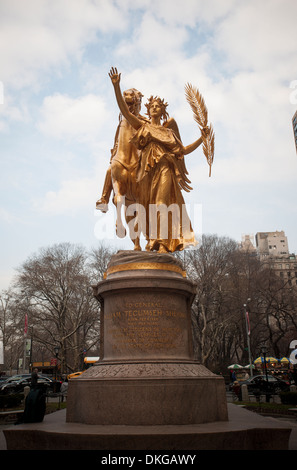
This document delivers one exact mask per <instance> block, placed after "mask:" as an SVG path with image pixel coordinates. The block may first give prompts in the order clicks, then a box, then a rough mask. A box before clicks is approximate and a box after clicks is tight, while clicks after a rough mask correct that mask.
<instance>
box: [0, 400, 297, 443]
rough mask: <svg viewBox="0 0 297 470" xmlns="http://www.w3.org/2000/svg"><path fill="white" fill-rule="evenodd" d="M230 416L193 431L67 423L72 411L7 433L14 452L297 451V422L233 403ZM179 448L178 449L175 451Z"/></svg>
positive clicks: (9, 428)
mask: <svg viewBox="0 0 297 470" xmlns="http://www.w3.org/2000/svg"><path fill="white" fill-rule="evenodd" d="M228 412H229V421H224V422H216V423H205V424H201V425H189V426H150V427H148V426H138V427H137V426H136V427H133V426H101V425H92V426H91V425H84V424H81V423H66V419H65V418H66V410H61V411H57V412H55V413H52V414H50V415H46V416H45V418H44V421H43V422H42V423H30V424H21V425H16V426H14V427H13V426H7V427H5V432H6V436H7V438H8V442H10V446H8V447H9V449H11V450H22V449H23V450H25V449H28V450H44V449H51V450H59V449H60V450H63V449H65V448H67V449H69V450H71V449H72V450H96V449H97V450H98V449H102V450H109V449H118V450H120V449H124V447H123V443H124V445H128V446H129V447H128V448H127V447H126V448H125V449H126V450H131V451H132V450H137V449H142V450H147V449H155V450H158V449H163V450H170V449H179V447H178V446H179V445H181V442H183V441H184V442H185V443H186V444H187V443H189V442H190V444H191V445H192V447H184V449H185V448H187V449H190V448H191V449H192V450H197V451H198V450H202V449H204V450H210V449H213V450H216V449H220V450H221V449H223V450H225V449H226V450H237V449H238V450H241V449H243V450H246V449H249V450H255V449H258V448H260V449H265V450H269V449H271V450H285V449H287V445H284V443H285V442H286V444H287V443H288V442H289V445H288V449H289V450H297V422H295V421H290V422H289V421H288V420H285V419H276V418H270V417H263V416H260V415H258V414H256V413H253V412H250V411H248V410H245V409H243V408H241V407H239V406H237V405H234V404H228ZM2 431H3V427H2ZM290 433H291V434H290ZM2 434H3V433H2ZM289 434H290V437H289ZM115 443H118V444H115ZM0 445H1V446H2V447H1V448H2V450H4V449H3V447H4V448H6V449H7V447H6V444H5V439H4V436H1V437H0ZM116 445H120V446H122V447H116ZM173 445H175V447H171V446H173ZM63 446H64V447H63ZM146 446H149V447H146ZM153 446H155V447H153ZM166 446H167V447H166ZM180 450H183V448H182V447H181V448H180Z"/></svg>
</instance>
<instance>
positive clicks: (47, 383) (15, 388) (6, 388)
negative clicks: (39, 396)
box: [0, 375, 54, 394]
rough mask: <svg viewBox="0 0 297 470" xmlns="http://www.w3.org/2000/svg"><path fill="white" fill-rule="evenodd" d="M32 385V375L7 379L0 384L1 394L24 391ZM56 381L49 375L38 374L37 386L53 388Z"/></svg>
mask: <svg viewBox="0 0 297 470" xmlns="http://www.w3.org/2000/svg"><path fill="white" fill-rule="evenodd" d="M30 385H31V375H27V376H25V377H20V378H18V379H15V380H7V381H6V382H4V383H3V384H1V386H0V393H1V394H10V393H23V391H24V388H25V387H30ZM53 385H54V381H53V380H51V379H49V378H48V377H44V376H42V375H39V376H38V381H37V386H38V387H43V388H45V389H48V388H50V389H52V388H53Z"/></svg>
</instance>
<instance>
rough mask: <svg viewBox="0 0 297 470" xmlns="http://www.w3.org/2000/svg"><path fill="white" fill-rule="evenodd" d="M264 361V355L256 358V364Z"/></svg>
mask: <svg viewBox="0 0 297 470" xmlns="http://www.w3.org/2000/svg"><path fill="white" fill-rule="evenodd" d="M262 362H264V357H261V356H260V357H257V359H255V360H254V364H261V363H262Z"/></svg>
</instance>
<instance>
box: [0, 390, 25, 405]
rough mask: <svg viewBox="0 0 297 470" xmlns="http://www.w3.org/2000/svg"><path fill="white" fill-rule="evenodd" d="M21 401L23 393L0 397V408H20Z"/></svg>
mask: <svg viewBox="0 0 297 470" xmlns="http://www.w3.org/2000/svg"><path fill="white" fill-rule="evenodd" d="M23 399H24V394H23V393H13V394H11V395H0V408H14V407H16V406H20V405H21V404H22V401H23Z"/></svg>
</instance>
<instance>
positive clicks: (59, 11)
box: [0, 0, 127, 88]
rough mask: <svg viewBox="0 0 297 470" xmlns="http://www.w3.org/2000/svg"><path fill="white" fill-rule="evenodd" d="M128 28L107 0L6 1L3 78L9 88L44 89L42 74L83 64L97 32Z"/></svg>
mask: <svg viewBox="0 0 297 470" xmlns="http://www.w3.org/2000/svg"><path fill="white" fill-rule="evenodd" d="M126 24H127V23H126V18H125V17H124V16H123V14H122V12H121V10H120V9H118V8H117V7H116V6H115V5H114V3H113V2H110V1H108V2H107V1H105V0H94V1H91V0H63V1H62V2H61V1H60V0H51V1H49V0H27V1H26V2H20V1H18V0H2V1H1V5H0V57H1V77H0V78H1V80H2V81H3V82H4V83H5V84H6V86H7V87H10V88H11V87H13V88H22V87H28V86H29V87H31V88H32V87H36V86H40V85H41V84H40V77H41V74H42V75H44V73H45V72H48V71H49V69H53V68H55V67H67V66H69V64H70V60H71V59H75V60H80V58H81V57H82V54H83V52H84V48H85V47H86V46H87V45H88V44H90V43H92V42H94V41H95V40H96V38H97V36H96V35H97V33H98V32H101V33H108V32H110V31H114V30H117V31H123V29H124V28H125V27H126Z"/></svg>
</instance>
